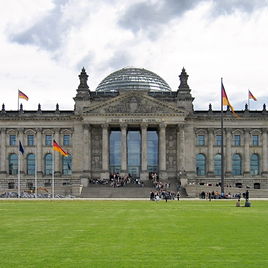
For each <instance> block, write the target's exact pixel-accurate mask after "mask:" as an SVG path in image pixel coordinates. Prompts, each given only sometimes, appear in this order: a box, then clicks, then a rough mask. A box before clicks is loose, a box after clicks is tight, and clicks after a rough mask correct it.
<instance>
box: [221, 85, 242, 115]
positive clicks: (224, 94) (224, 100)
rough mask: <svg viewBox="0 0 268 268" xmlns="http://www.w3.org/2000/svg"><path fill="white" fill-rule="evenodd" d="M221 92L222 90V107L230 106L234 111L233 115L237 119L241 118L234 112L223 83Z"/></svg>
mask: <svg viewBox="0 0 268 268" xmlns="http://www.w3.org/2000/svg"><path fill="white" fill-rule="evenodd" d="M221 90H222V105H227V106H229V107H230V109H231V111H232V113H233V115H234V116H236V117H239V116H238V115H237V114H236V113H235V111H234V107H233V106H232V105H231V103H230V101H229V99H228V97H227V94H226V91H225V88H224V85H223V83H222V82H221Z"/></svg>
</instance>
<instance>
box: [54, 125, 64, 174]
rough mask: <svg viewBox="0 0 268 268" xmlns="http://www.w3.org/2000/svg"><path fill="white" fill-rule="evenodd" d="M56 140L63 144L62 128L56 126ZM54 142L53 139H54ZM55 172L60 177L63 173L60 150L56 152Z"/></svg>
mask: <svg viewBox="0 0 268 268" xmlns="http://www.w3.org/2000/svg"><path fill="white" fill-rule="evenodd" d="M53 138H54V140H55V141H56V142H57V143H58V144H59V145H60V146H61V142H60V129H59V128H55V129H54V137H53ZM52 143H53V141H52ZM54 157H55V159H54V174H55V176H57V177H59V176H60V175H61V170H60V166H61V165H60V163H61V159H62V156H61V154H60V153H59V152H56V151H55V152H54Z"/></svg>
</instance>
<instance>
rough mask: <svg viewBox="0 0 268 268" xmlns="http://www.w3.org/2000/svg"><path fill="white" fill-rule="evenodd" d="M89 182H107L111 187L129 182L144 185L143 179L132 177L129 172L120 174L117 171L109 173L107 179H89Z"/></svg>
mask: <svg viewBox="0 0 268 268" xmlns="http://www.w3.org/2000/svg"><path fill="white" fill-rule="evenodd" d="M89 183H92V184H102V185H105V184H109V185H110V186H111V187H114V188H115V187H124V186H126V185H128V184H130V183H132V184H137V185H138V186H140V187H143V186H144V183H143V181H141V180H140V178H133V177H132V176H131V175H130V174H128V175H125V176H120V174H119V173H111V174H110V176H109V179H91V180H89Z"/></svg>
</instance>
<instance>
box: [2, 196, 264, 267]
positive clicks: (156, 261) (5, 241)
mask: <svg viewBox="0 0 268 268" xmlns="http://www.w3.org/2000/svg"><path fill="white" fill-rule="evenodd" d="M235 202H236V201H235V200H232V201H226V200H223V201H212V202H208V201H179V202H178V201H169V202H167V203H166V202H164V201H160V202H158V203H156V202H151V201H77V200H70V201H67V200H66V201H62V200H56V201H49V200H48V201H5V200H0V213H1V214H0V267H4V268H6V267H7V268H9V267H46V268H47V267H64V268H65V267H117V268H118V267H204V268H208V267H216V268H218V267H243V268H248V267H258V268H261V267H268V201H252V207H250V208H245V207H240V208H237V207H235Z"/></svg>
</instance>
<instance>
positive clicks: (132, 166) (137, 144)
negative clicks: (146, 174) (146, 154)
mask: <svg viewBox="0 0 268 268" xmlns="http://www.w3.org/2000/svg"><path fill="white" fill-rule="evenodd" d="M140 168H141V133H140V130H135V129H133V130H131V129H130V130H128V133H127V170H128V173H129V174H130V175H131V176H132V177H133V178H139V177H140Z"/></svg>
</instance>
